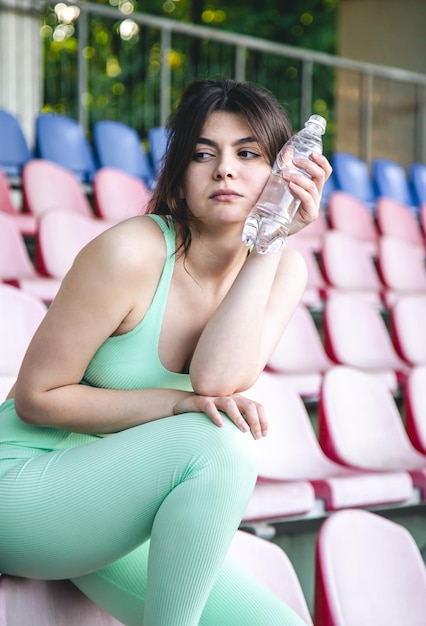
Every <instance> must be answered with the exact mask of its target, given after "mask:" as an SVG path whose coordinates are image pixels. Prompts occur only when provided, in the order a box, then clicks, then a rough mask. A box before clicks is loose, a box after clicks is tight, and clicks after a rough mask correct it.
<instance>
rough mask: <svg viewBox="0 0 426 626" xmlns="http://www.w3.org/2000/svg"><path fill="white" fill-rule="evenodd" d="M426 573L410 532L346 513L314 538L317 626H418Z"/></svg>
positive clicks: (425, 602) (373, 516)
mask: <svg viewBox="0 0 426 626" xmlns="http://www.w3.org/2000/svg"><path fill="white" fill-rule="evenodd" d="M425 615H426V569H425V564H424V562H423V560H422V557H421V554H420V551H419V549H418V547H417V545H416V542H415V541H414V538H413V536H412V535H411V534H410V532H409V531H408V530H407V529H406V528H404V527H403V526H401V525H400V524H397V523H396V522H393V521H391V520H388V519H385V518H383V517H381V516H379V515H378V514H377V513H372V512H369V511H362V510H346V511H339V512H336V513H333V515H331V516H330V517H329V518H328V519H326V520H325V521H324V522H323V524H322V526H321V528H320V530H319V533H318V536H317V542H316V558H315V607H314V622H315V624H317V625H318V626H402V624H404V626H422V625H423V624H424V623H425Z"/></svg>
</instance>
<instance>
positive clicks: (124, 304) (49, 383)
mask: <svg viewBox="0 0 426 626" xmlns="http://www.w3.org/2000/svg"><path fill="white" fill-rule="evenodd" d="M147 222H148V223H147ZM164 258H165V247H164V240H163V239H162V234H161V232H160V231H159V230H158V227H157V225H155V223H154V222H153V221H152V220H147V219H146V220H143V221H133V220H132V221H131V222H127V223H123V224H120V225H119V226H117V227H115V228H113V229H111V230H109V231H107V232H105V233H103V234H102V235H101V236H100V237H98V238H97V239H95V240H94V241H92V242H91V243H90V244H89V245H88V246H86V248H84V249H83V250H82V251H81V252H80V254H79V255H78V256H77V258H76V260H75V262H74V264H73V267H72V268H71V270H70V271H69V273H68V275H67V276H66V277H65V279H64V281H63V284H62V287H61V289H60V291H59V293H58V295H57V297H56V298H55V300H54V302H53V303H52V305H51V307H50V309H49V311H48V312H47V314H46V317H45V319H44V320H43V322H42V323H41V325H40V327H39V329H38V330H37V332H36V333H35V335H34V337H33V340H32V342H31V344H30V346H29V348H28V351H27V354H26V356H25V358H24V361H23V364H22V367H21V371H20V373H19V376H18V380H17V384H16V388H15V406H16V410H17V412H18V415H19V416H20V418H21V419H22V420H23V421H25V422H28V423H31V424H36V425H39V426H52V427H58V428H64V429H66V430H72V431H77V432H86V433H99V434H101V433H110V432H115V431H118V430H123V429H126V428H129V427H131V426H135V425H137V424H141V423H144V422H147V421H151V420H154V419H158V418H161V417H165V416H167V415H172V414H173V411H174V407H175V405H176V403H177V402H178V401H179V400H181V399H183V398H184V397H186V396H188V392H187V391H180V390H173V389H161V390H158V389H138V390H130V391H127V390H125V391H121V390H113V389H98V388H93V387H90V386H86V385H81V384H79V383H80V380H81V379H82V377H83V374H84V372H85V369H86V367H87V365H88V363H89V361H90V359H91V358H92V356H93V354H94V353H95V352H96V350H97V349H98V347H99V346H100V345H101V344H102V343H103V341H105V339H106V338H107V337H109V336H110V335H111V334H113V333H114V332H115V331H116V330H117V328H118V327H119V326H120V325H121V324H122V323H123V321H124V322H125V320H130V319H132V311H133V309H134V307H135V294H137V295H138V298H140V297H142V298H145V299H146V308H148V306H149V303H150V301H151V299H152V295H153V293H154V291H155V288H156V286H157V282H158V279H159V276H160V274H161V270H162V267H163V263H164ZM142 305H143V306H144V301H142ZM139 306H140V304H139ZM142 308H143V307H142ZM132 323H133V320H132Z"/></svg>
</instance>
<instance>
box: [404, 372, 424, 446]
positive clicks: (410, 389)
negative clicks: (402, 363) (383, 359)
mask: <svg viewBox="0 0 426 626" xmlns="http://www.w3.org/2000/svg"><path fill="white" fill-rule="evenodd" d="M425 389H426V365H418V366H417V367H413V369H412V370H411V371H410V373H409V375H408V377H407V381H406V383H405V388H404V399H405V402H404V422H405V429H406V431H407V433H408V436H409V438H410V441H411V443H412V444H413V446H414V447H415V448H416V449H417V450H419V452H421V453H422V454H426V394H425Z"/></svg>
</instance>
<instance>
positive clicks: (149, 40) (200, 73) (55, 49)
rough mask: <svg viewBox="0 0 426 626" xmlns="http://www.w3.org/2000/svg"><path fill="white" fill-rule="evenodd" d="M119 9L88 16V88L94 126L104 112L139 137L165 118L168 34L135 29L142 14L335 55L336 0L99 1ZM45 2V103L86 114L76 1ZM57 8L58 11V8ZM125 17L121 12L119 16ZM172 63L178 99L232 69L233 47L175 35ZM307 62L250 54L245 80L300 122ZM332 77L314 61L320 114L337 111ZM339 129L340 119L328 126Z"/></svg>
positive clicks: (173, 97) (174, 98) (315, 95)
mask: <svg viewBox="0 0 426 626" xmlns="http://www.w3.org/2000/svg"><path fill="white" fill-rule="evenodd" d="M97 3H98V4H110V5H112V6H115V7H119V8H120V9H121V13H120V18H119V19H111V18H107V17H101V16H96V15H94V14H93V13H91V15H90V19H89V23H88V33H89V40H88V42H87V46H86V47H85V48H84V51H83V52H84V59H85V61H86V64H87V74H88V85H87V91H86V92H85V93H83V94H82V95H81V98H82V102H81V104H83V106H84V107H85V108H86V110H87V112H88V118H89V128H88V131H90V128H91V125H92V124H93V122H94V121H96V120H98V119H107V118H108V119H119V120H121V121H123V122H124V123H127V124H129V125H132V126H133V127H135V128H136V129H137V130H138V132H139V133H140V134H141V136H146V132H147V130H148V129H149V128H150V127H152V126H155V125H158V124H159V123H160V117H159V115H160V113H159V98H160V66H161V50H160V31H159V29H155V28H148V27H143V26H137V25H136V24H135V22H134V21H133V20H132V15H133V13H134V12H141V13H146V14H151V15H156V16H160V17H168V18H171V19H176V20H178V21H185V22H192V23H196V24H201V25H204V26H209V27H213V28H216V29H218V30H225V31H230V32H236V33H242V34H245V35H250V36H253V37H259V38H264V39H268V40H270V41H273V42H278V43H284V44H287V45H291V46H299V47H303V48H308V49H311V50H316V51H321V52H329V53H334V52H335V47H336V19H337V0H302V1H300V2H290V0H280V2H278V1H277V0H261V1H260V0H252V1H251V2H250V6H249V7H248V6H247V1H246V2H244V3H243V2H242V0H228V2H223V1H222V0H164V1H163V2H162V3H161V4H160V3H158V2H157V1H156V0H109V2H108V0H98V1H97ZM58 6H60V5H53V4H52V5H46V6H45V9H44V15H43V26H42V28H41V36H42V40H43V45H44V70H45V80H44V110H46V111H47V110H49V111H56V112H58V113H66V114H67V115H70V116H72V117H75V118H77V117H78V109H79V101H78V97H79V94H78V89H77V85H78V34H79V33H78V30H79V17H78V12H75V13H73V12H72V11H76V8H75V7H73V5H72V3H70V4H69V6H68V7H67V6H66V5H61V6H62V7H64V6H65V7H66V9H65V12H64V9H62V12H61V10H59V9H58ZM58 11H59V12H58ZM121 16H122V17H121ZM165 59H166V62H167V63H168V65H169V67H170V70H171V81H172V82H171V93H170V99H171V102H172V105H173V104H174V103H175V102H176V101H177V99H178V98H179V96H180V93H181V92H182V89H183V88H184V87H185V85H186V84H188V82H190V80H192V79H194V78H200V77H217V76H230V77H232V76H233V74H234V64H235V50H234V48H233V46H230V45H228V44H221V43H218V42H214V41H208V40H204V39H191V38H189V37H187V36H184V35H173V38H172V47H171V49H170V50H168V51H166V52H165ZM301 72H302V67H301V62H300V61H297V60H295V59H290V58H289V59H287V58H283V57H278V56H271V55H267V54H266V53H260V52H253V51H248V52H247V54H246V78H247V80H252V81H253V82H257V83H259V84H261V85H263V86H264V87H266V88H268V89H270V90H271V91H272V92H274V93H275V94H276V95H277V97H278V99H279V100H281V102H282V103H283V104H284V105H285V106H287V108H288V109H289V112H290V114H291V117H292V120H293V124H294V126H295V127H300V125H301V123H302V122H303V121H304V120H300V103H301V93H300V88H301ZM332 94H333V75H332V71H331V70H329V69H328V68H324V67H317V66H314V68H313V98H312V100H313V103H312V107H313V110H314V111H315V112H318V113H320V114H322V115H324V116H325V117H326V118H328V119H329V121H330V118H331V111H332V108H333V107H332V104H333V100H332V98H333V96H332ZM329 128H330V129H331V128H332V124H329Z"/></svg>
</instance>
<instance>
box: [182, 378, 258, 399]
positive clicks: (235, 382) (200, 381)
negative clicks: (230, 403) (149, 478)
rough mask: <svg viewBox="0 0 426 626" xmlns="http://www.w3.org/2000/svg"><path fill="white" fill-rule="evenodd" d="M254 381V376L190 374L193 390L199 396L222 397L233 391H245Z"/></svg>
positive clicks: (232, 393)
mask: <svg viewBox="0 0 426 626" xmlns="http://www.w3.org/2000/svg"><path fill="white" fill-rule="evenodd" d="M255 381H256V377H255V376H251V377H245V378H244V379H243V377H235V376H224V377H220V376H209V375H203V374H201V375H200V374H193V375H191V383H192V388H193V390H194V392H195V393H196V394H198V395H200V396H207V397H210V398H224V397H227V396H232V395H234V394H235V393H241V392H242V391H246V390H247V389H249V388H250V387H251V386H252V385H254V383H255Z"/></svg>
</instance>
